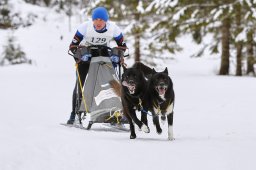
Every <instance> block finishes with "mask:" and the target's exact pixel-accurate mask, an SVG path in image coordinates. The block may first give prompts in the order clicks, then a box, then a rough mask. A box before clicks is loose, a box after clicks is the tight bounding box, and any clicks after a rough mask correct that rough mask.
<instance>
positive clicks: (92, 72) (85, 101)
mask: <svg viewBox="0 0 256 170" xmlns="http://www.w3.org/2000/svg"><path fill="white" fill-rule="evenodd" d="M69 54H70V53H69ZM85 54H92V56H91V59H90V66H89V71H88V74H87V77H86V80H85V82H84V85H83V87H82V83H81V80H80V75H79V74H80V73H79V71H78V69H77V83H76V85H77V88H76V89H77V90H76V93H77V95H76V96H77V97H76V101H77V102H76V114H77V115H78V117H79V121H80V123H81V124H82V121H83V118H88V117H89V118H90V120H89V124H88V126H87V129H88V130H89V129H91V127H92V125H93V124H94V123H110V124H112V125H113V124H117V125H121V124H124V123H127V120H126V118H125V117H124V116H123V111H122V110H123V108H122V103H121V98H120V97H118V96H117V95H116V94H115V93H114V91H113V89H112V88H111V87H110V85H109V81H111V80H113V79H115V80H120V78H121V65H120V62H118V63H114V64H112V61H111V60H110V56H113V55H114V56H118V57H124V51H123V49H120V48H118V47H115V48H109V47H107V46H102V45H96V46H89V47H86V46H78V50H77V52H76V54H75V55H72V56H73V57H74V58H76V59H78V60H80V59H81V58H82V56H83V55H85ZM106 54H107V55H106ZM70 55H71V54H70ZM119 61H120V59H119ZM113 65H114V66H113ZM83 113H84V116H82V114H83Z"/></svg>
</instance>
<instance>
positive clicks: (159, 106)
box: [143, 68, 175, 140]
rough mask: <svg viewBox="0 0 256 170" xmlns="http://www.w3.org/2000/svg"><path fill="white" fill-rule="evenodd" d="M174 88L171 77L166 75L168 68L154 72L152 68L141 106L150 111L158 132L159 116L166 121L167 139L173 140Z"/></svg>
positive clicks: (159, 129) (159, 128)
mask: <svg viewBox="0 0 256 170" xmlns="http://www.w3.org/2000/svg"><path fill="white" fill-rule="evenodd" d="M174 98H175V94H174V90H173V83H172V80H171V78H170V77H169V76H168V69H167V68H165V70H164V71H163V72H156V71H155V70H154V69H152V75H151V78H150V79H149V83H148V88H147V92H146V95H145V98H144V102H145V103H143V106H144V107H145V110H148V111H150V112H151V113H152V117H153V123H154V125H155V126H156V130H157V133H158V134H161V133H162V129H161V127H160V124H159V116H161V119H162V121H165V120H166V116H167V121H168V139H169V140H174V137H173V107H174Z"/></svg>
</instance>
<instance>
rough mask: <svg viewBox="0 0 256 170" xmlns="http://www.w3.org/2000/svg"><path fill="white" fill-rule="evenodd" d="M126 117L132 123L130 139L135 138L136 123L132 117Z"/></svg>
mask: <svg viewBox="0 0 256 170" xmlns="http://www.w3.org/2000/svg"><path fill="white" fill-rule="evenodd" d="M126 117H127V120H128V122H129V124H130V131H131V134H130V139H135V138H136V133H135V129H134V124H133V122H132V119H131V117H130V116H126Z"/></svg>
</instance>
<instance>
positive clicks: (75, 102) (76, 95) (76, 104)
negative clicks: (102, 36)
mask: <svg viewBox="0 0 256 170" xmlns="http://www.w3.org/2000/svg"><path fill="white" fill-rule="evenodd" d="M89 65H90V63H89V62H83V63H79V64H78V72H79V76H80V78H81V83H82V86H83V85H84V81H85V78H86V76H87V73H88V70H89ZM81 99H82V93H81V88H80V84H79V80H78V75H77V81H76V85H75V88H74V91H73V96H72V111H71V114H70V118H69V120H68V121H67V124H73V123H74V121H75V117H76V114H77V113H78V109H79V108H80V104H81Z"/></svg>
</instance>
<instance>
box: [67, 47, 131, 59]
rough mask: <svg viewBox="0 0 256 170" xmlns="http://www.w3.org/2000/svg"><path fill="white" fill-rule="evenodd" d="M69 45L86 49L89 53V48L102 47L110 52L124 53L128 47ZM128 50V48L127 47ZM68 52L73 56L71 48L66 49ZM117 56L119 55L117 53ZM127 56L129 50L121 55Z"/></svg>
mask: <svg viewBox="0 0 256 170" xmlns="http://www.w3.org/2000/svg"><path fill="white" fill-rule="evenodd" d="M71 47H76V48H77V49H86V51H87V52H88V53H91V50H102V49H106V50H108V51H109V52H111V53H112V54H113V53H118V54H120V53H124V51H125V50H126V49H128V48H127V47H120V46H119V47H113V48H110V47H108V46H105V45H91V46H84V45H72V46H71ZM128 50H129V49H128ZM68 54H69V55H71V56H72V57H75V54H73V53H72V52H71V50H70V49H69V50H68ZM118 56H119V55H118ZM127 56H129V52H128V54H127V55H123V57H127Z"/></svg>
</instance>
